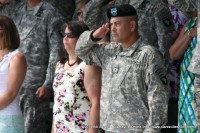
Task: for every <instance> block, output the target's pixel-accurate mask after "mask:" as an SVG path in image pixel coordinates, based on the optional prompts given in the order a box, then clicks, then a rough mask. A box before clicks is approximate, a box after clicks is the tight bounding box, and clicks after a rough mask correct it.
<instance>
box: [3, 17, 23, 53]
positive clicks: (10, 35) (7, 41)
mask: <svg viewBox="0 0 200 133" xmlns="http://www.w3.org/2000/svg"><path fill="white" fill-rule="evenodd" d="M0 38H3V44H1V45H0V49H8V50H15V49H17V48H18V47H19V43H20V38H19V33H18V30H17V28H16V26H15V24H14V22H13V20H12V19H10V18H8V17H6V16H3V15H0Z"/></svg>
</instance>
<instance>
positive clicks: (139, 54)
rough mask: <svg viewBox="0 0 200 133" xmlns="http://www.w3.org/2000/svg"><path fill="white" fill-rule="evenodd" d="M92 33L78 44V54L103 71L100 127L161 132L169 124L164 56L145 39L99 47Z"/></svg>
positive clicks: (131, 132)
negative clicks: (129, 45)
mask: <svg viewBox="0 0 200 133" xmlns="http://www.w3.org/2000/svg"><path fill="white" fill-rule="evenodd" d="M90 34H91V32H89V31H87V32H84V33H83V34H82V35H81V37H80V38H79V40H78V43H77V47H76V53H77V55H78V56H79V57H80V58H81V59H83V60H84V61H85V62H86V63H87V64H96V65H98V66H100V67H101V68H102V90H101V102H100V103H101V106H100V126H101V127H102V128H103V129H105V130H106V131H112V132H121V133H142V132H152V131H155V132H159V130H160V129H159V128H153V126H162V125H164V124H165V123H166V121H167V104H168V91H167V89H166V88H167V84H168V81H167V78H166V68H165V66H164V63H163V58H162V56H161V54H160V53H159V52H158V50H156V49H155V48H153V47H152V46H150V45H146V42H144V41H143V39H142V38H140V39H138V40H137V42H135V43H134V44H133V45H132V46H131V47H129V48H127V49H125V48H122V47H121V45H120V44H119V43H115V42H111V43H110V44H107V45H96V44H95V42H93V41H92V40H91V39H90Z"/></svg>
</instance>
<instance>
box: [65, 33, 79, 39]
mask: <svg viewBox="0 0 200 133" xmlns="http://www.w3.org/2000/svg"><path fill="white" fill-rule="evenodd" d="M62 36H63V38H64V37H68V38H77V37H76V35H74V34H73V33H63V34H62Z"/></svg>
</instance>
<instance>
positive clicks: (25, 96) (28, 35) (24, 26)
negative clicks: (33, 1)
mask: <svg viewBox="0 0 200 133" xmlns="http://www.w3.org/2000/svg"><path fill="white" fill-rule="evenodd" d="M13 14H14V15H13V19H14V22H15V24H16V26H17V28H18V31H19V34H20V47H19V50H20V51H21V52H22V53H23V54H24V55H25V57H26V61H27V73H26V76H25V80H24V83H23V85H22V88H21V91H20V107H21V109H22V112H23V114H24V119H25V132H26V133H45V132H46V130H47V128H50V130H51V127H47V126H46V121H47V117H49V116H47V115H48V114H50V113H51V112H50V111H51V110H49V100H40V99H38V98H37V97H36V94H35V93H36V91H37V89H38V88H39V87H41V86H43V87H45V88H46V89H48V90H49V91H52V92H53V90H52V82H53V73H54V67H55V64H56V62H57V61H58V59H59V57H60V54H61V53H62V52H61V50H62V38H61V36H60V34H59V31H58V30H59V29H60V26H61V23H62V18H61V15H60V14H59V13H58V12H57V10H56V9H54V7H53V6H52V5H51V4H49V3H47V2H45V1H41V2H40V3H39V4H38V5H37V6H36V7H34V8H30V9H29V8H28V7H27V6H26V3H25V2H21V3H20V4H19V5H18V6H16V10H15V11H13ZM51 115H52V113H51Z"/></svg>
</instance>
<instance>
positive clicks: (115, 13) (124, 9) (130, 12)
mask: <svg viewBox="0 0 200 133" xmlns="http://www.w3.org/2000/svg"><path fill="white" fill-rule="evenodd" d="M126 16H137V12H136V10H135V8H134V7H133V6H131V5H129V4H125V5H120V6H112V7H110V8H109V9H108V10H107V17H108V19H110V18H111V17H126Z"/></svg>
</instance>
